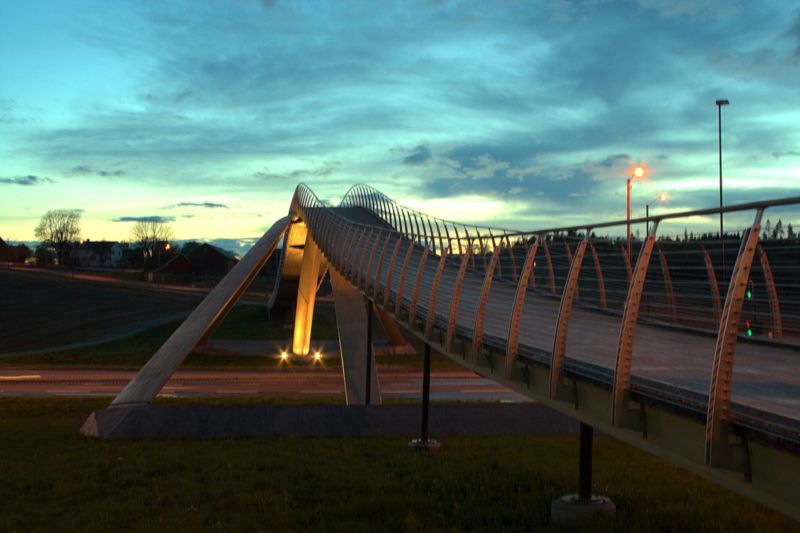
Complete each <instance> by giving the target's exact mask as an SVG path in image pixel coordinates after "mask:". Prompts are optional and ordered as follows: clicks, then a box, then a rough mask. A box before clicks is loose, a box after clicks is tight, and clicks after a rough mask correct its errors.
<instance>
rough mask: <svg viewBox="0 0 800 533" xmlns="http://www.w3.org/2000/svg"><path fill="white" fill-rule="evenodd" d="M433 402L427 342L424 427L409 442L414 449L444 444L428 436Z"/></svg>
mask: <svg viewBox="0 0 800 533" xmlns="http://www.w3.org/2000/svg"><path fill="white" fill-rule="evenodd" d="M430 403H431V346H430V344H425V355H424V357H423V363H422V428H421V431H420V438H418V439H414V440H412V441H411V442H409V443H408V447H409V448H411V449H412V450H415V451H418V450H438V449H439V448H440V447H441V446H442V444H441V443H440V442H439V441H437V440H434V439H429V438H428V409H429V407H430Z"/></svg>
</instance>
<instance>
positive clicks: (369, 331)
mask: <svg viewBox="0 0 800 533" xmlns="http://www.w3.org/2000/svg"><path fill="white" fill-rule="evenodd" d="M371 389H372V302H370V301H369V300H368V299H367V386H366V393H365V394H364V398H365V401H364V403H365V405H369V404H370V396H371V393H372V390H371Z"/></svg>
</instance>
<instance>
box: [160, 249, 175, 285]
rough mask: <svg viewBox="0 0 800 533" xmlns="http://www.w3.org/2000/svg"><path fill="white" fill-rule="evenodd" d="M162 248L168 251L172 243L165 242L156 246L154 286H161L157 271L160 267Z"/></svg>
mask: <svg viewBox="0 0 800 533" xmlns="http://www.w3.org/2000/svg"><path fill="white" fill-rule="evenodd" d="M162 249H163V250H164V251H165V252H168V251H170V250H171V249H172V245H171V244H170V243H165V244H164V245H163V246H161V245H160V244H159V246H158V266H157V267H156V287H160V286H161V278H160V276H161V273H160V272H159V269H161V250H162Z"/></svg>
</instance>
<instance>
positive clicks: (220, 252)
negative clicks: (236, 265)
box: [200, 242, 238, 261]
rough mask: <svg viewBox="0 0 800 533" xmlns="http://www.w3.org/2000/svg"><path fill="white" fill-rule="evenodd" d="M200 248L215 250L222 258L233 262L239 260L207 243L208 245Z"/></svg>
mask: <svg viewBox="0 0 800 533" xmlns="http://www.w3.org/2000/svg"><path fill="white" fill-rule="evenodd" d="M200 247H201V248H202V247H206V248H207V249H210V250H213V251H215V252H216V253H218V254H220V255H221V256H223V257H225V259H230V260H231V261H238V259H237V258H236V257H235V256H234V255H233V254H231V253H230V252H227V251H225V250H223V249H222V248H219V247H217V246H214V245H213V244H208V243H207V242H206V243H203V244H201V245H200Z"/></svg>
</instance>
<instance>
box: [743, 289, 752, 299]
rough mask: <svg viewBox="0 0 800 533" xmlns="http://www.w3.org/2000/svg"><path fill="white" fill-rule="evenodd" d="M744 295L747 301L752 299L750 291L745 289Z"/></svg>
mask: <svg viewBox="0 0 800 533" xmlns="http://www.w3.org/2000/svg"><path fill="white" fill-rule="evenodd" d="M744 295H745V296H746V297H747V299H748V300H752V299H753V291H752V290H750V289H747V292H745V293H744Z"/></svg>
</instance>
